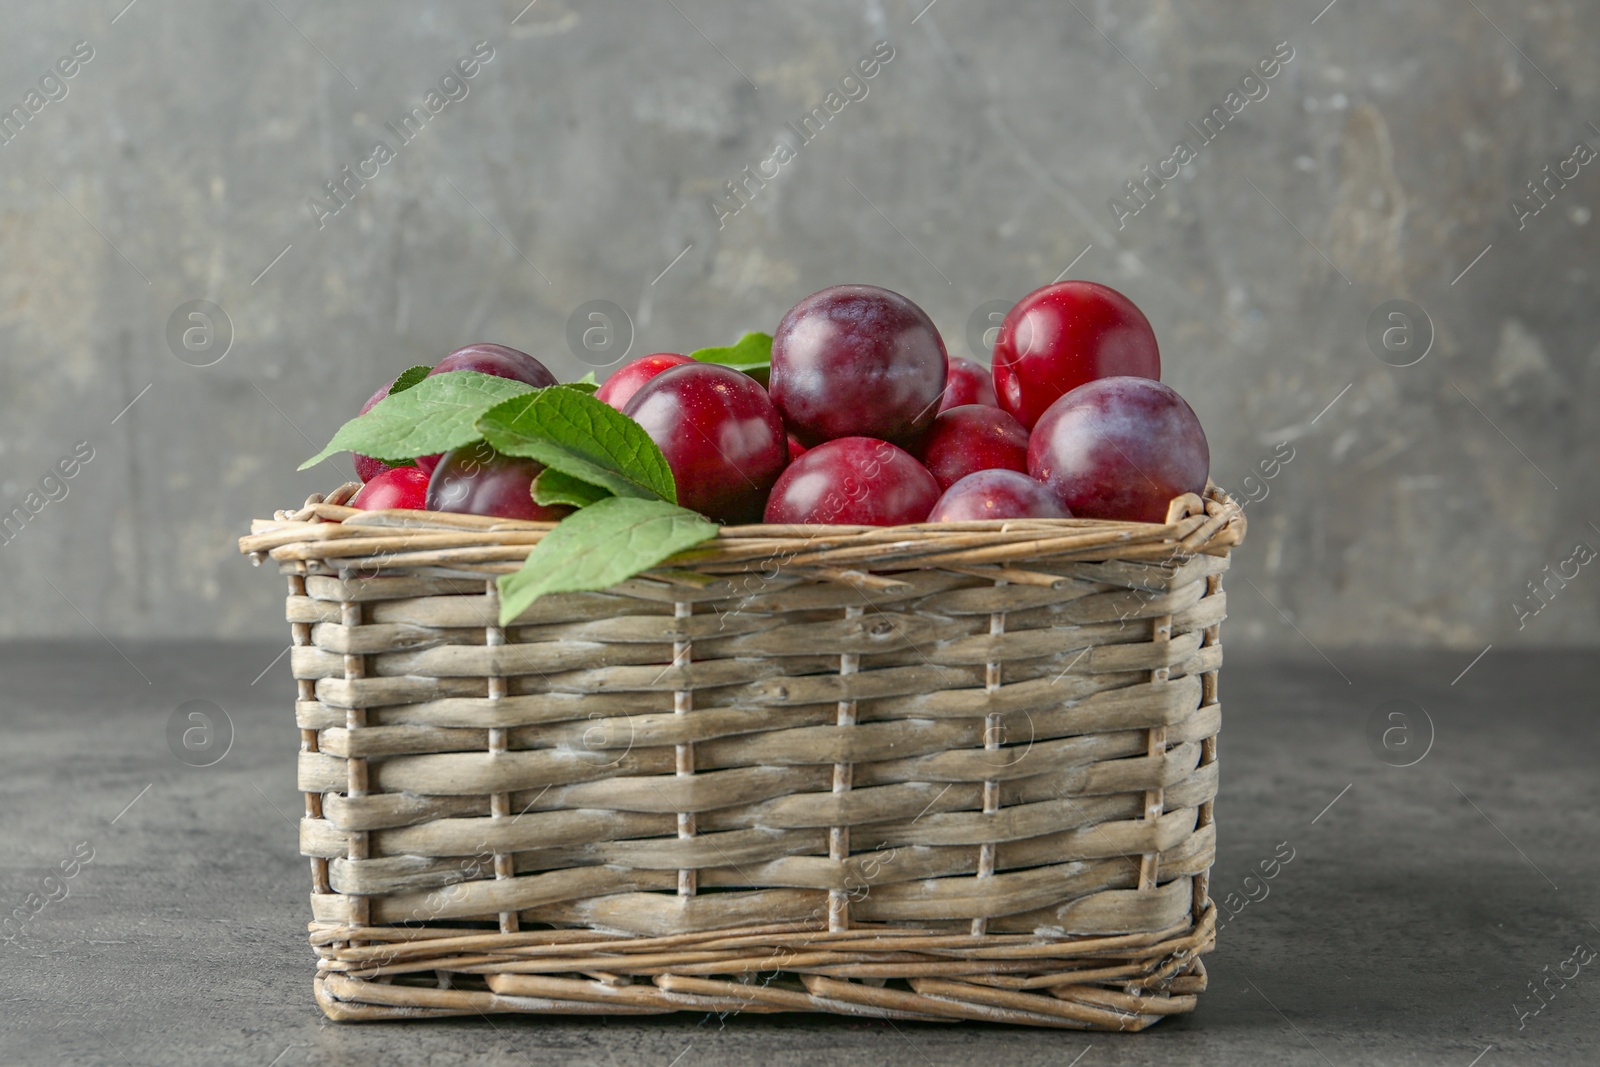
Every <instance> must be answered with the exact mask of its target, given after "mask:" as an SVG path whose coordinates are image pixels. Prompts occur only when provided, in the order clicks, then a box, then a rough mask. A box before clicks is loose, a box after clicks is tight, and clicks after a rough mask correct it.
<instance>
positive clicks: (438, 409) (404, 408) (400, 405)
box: [299, 370, 642, 470]
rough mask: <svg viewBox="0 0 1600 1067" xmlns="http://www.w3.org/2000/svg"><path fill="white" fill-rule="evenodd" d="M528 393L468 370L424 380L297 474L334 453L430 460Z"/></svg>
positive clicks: (344, 432) (381, 404)
mask: <svg viewBox="0 0 1600 1067" xmlns="http://www.w3.org/2000/svg"><path fill="white" fill-rule="evenodd" d="M530 391H532V386H529V385H526V384H524V383H522V382H517V381H512V380H511V379H509V378H497V377H495V376H494V375H492V374H479V373H478V372H477V371H470V370H457V371H448V372H446V373H444V374H435V375H433V376H432V377H426V378H423V379H422V380H421V381H419V382H417V383H416V384H415V385H413V386H411V387H410V388H408V389H406V390H405V391H403V392H401V393H398V394H393V393H391V394H390V395H389V396H386V397H384V398H383V399H382V400H380V401H378V402H377V403H376V404H374V405H373V407H372V410H371V411H369V412H367V413H366V414H365V415H357V416H356V417H355V418H353V419H351V420H350V421H349V422H347V423H345V424H344V425H343V426H341V427H339V432H338V433H336V434H334V435H333V440H332V441H329V442H328V447H327V448H324V449H323V450H322V451H321V452H318V453H317V454H316V455H314V456H312V457H311V458H310V459H308V460H306V461H305V462H304V463H302V464H300V468H299V469H300V470H305V469H306V468H307V467H314V466H316V465H317V464H318V463H321V462H322V461H323V460H325V459H327V458H328V457H329V456H331V455H333V454H334V453H335V452H345V451H349V452H359V453H361V454H362V455H364V456H371V457H372V458H373V459H380V460H384V461H388V460H401V459H415V458H416V457H417V456H431V455H433V454H434V453H435V452H447V451H449V450H450V449H452V448H457V447H459V446H461V445H466V444H471V443H472V442H473V441H476V440H477V439H478V437H479V434H478V431H477V430H476V429H475V428H474V427H473V423H475V422H476V421H477V419H478V416H480V415H482V414H483V413H484V412H485V411H488V410H489V409H490V408H492V407H494V406H495V405H496V404H498V403H500V402H501V401H503V400H507V399H509V398H511V397H514V396H517V395H519V394H521V393H527V392H530ZM641 432H642V431H641Z"/></svg>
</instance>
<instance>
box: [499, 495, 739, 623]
mask: <svg viewBox="0 0 1600 1067" xmlns="http://www.w3.org/2000/svg"><path fill="white" fill-rule="evenodd" d="M716 536H717V526H716V524H715V523H713V522H711V521H709V520H707V519H706V518H705V517H704V516H702V515H700V514H698V513H696V512H693V511H690V510H689V509H688V508H680V507H678V506H677V505H676V504H668V503H667V502H666V501H664V500H638V499H629V498H625V497H609V498H607V499H605V500H601V501H599V502H598V503H595V504H591V505H589V506H588V507H586V508H584V509H582V510H581V511H576V512H573V513H572V514H571V515H568V516H567V517H566V518H565V519H562V520H561V522H560V523H559V524H558V525H557V526H556V528H555V529H553V530H551V531H550V532H549V533H547V534H545V535H544V539H543V540H541V541H540V542H539V544H538V545H537V546H535V547H534V550H533V551H532V552H530V553H528V561H527V562H526V563H524V564H523V565H522V569H521V570H520V571H517V572H516V573H515V574H503V575H501V576H500V579H499V589H500V625H501V626H507V625H509V624H510V623H511V621H512V620H513V619H515V618H516V617H517V616H519V615H521V614H522V613H523V612H524V611H527V610H528V605H530V604H532V603H533V602H534V601H535V600H537V599H539V598H540V597H542V596H544V595H545V594H547V593H576V592H591V591H594V590H599V589H606V588H609V587H610V586H613V585H616V584H617V583H618V582H622V581H626V580H627V579H629V578H632V577H634V576H635V575H637V574H639V573H641V572H643V571H647V570H649V569H650V568H651V567H654V566H656V565H657V564H659V563H661V562H662V561H663V560H665V559H667V558H668V557H669V556H672V555H674V554H675V553H678V552H681V551H683V550H684V549H686V548H692V547H693V546H695V545H698V544H700V543H701V542H702V541H707V540H710V539H711V538H713V537H716Z"/></svg>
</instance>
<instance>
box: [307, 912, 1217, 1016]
mask: <svg viewBox="0 0 1600 1067" xmlns="http://www.w3.org/2000/svg"><path fill="white" fill-rule="evenodd" d="M1215 914H1216V912H1215V908H1214V907H1207V909H1206V911H1205V912H1204V914H1203V915H1202V918H1201V921H1200V922H1199V923H1197V924H1196V925H1195V926H1194V927H1192V928H1180V929H1178V930H1172V931H1162V932H1161V934H1162V935H1165V936H1158V937H1151V936H1148V935H1145V936H1131V937H1122V938H1096V939H1078V940H1075V941H1062V942H1050V941H1043V942H1041V941H1040V940H1039V939H1033V938H1020V937H1014V936H1013V937H993V936H991V937H976V938H959V939H957V938H949V937H941V936H938V935H931V936H930V935H929V934H928V933H927V932H926V931H917V930H910V929H893V928H881V929H870V930H857V931H851V932H850V933H849V934H840V935H837V936H838V937H840V938H845V937H849V938H850V940H851V941H852V942H853V943H852V944H850V945H849V947H846V946H845V945H844V944H842V943H841V944H837V945H831V946H830V945H826V944H820V943H818V939H819V938H822V939H826V938H827V937H828V935H825V934H819V933H817V932H798V931H797V932H794V933H792V934H790V933H778V934H775V933H774V931H773V929H772V928H771V927H751V928H748V929H746V930H739V929H734V930H722V931H717V932H716V933H715V935H714V936H715V939H716V941H717V942H720V943H721V944H722V945H729V944H737V948H736V949H731V950H725V951H726V952H727V957H726V958H725V959H721V960H707V959H706V956H707V955H708V950H707V949H699V950H695V949H694V946H689V945H684V946H674V947H675V948H678V949H679V950H680V952H682V951H683V950H689V951H688V952H687V953H686V954H687V955H689V956H692V957H693V959H688V958H685V959H681V960H675V961H673V962H672V963H663V962H662V955H663V954H662V952H661V951H659V950H652V949H653V946H639V945H637V944H636V943H635V944H631V945H630V944H629V942H630V941H635V942H636V939H626V938H624V939H615V940H612V939H606V940H600V939H599V936H598V935H597V943H596V944H591V945H585V946H583V947H584V949H585V950H587V951H584V952H582V953H579V952H574V951H573V950H574V949H575V948H577V946H575V945H572V944H570V943H568V944H565V945H562V946H561V947H560V949H559V950H558V951H560V952H561V957H562V958H561V959H557V958H553V957H552V956H551V955H550V950H552V949H556V948H557V946H556V945H554V944H551V943H549V942H545V943H541V942H540V939H539V935H538V934H537V933H534V932H531V931H530V932H527V933H522V934H509V935H507V934H500V935H495V934H489V935H465V936H462V937H459V938H449V937H442V936H440V935H441V934H442V933H444V932H443V931H438V930H435V931H431V932H421V931H416V930H406V929H399V928H375V927H368V928H362V929H359V930H356V929H350V928H346V929H343V930H339V931H331V930H321V931H319V932H318V934H316V935H314V936H313V943H314V944H316V946H317V948H318V951H319V952H320V953H321V954H322V957H323V960H322V969H321V970H320V971H319V973H318V974H317V977H316V981H315V991H316V998H317V1003H318V1005H320V1006H321V1008H322V1010H323V1012H324V1013H325V1014H326V1015H327V1016H328V1018H330V1019H333V1020H335V1021H339V1022H360V1021H368V1020H397V1019H423V1018H433V1017H445V1016H453V1015H480V1014H481V1015H488V1014H491V1013H513V1014H530V1015H664V1014H670V1013H672V1012H679V1011H686V1012H696V1013H700V1012H713V1013H718V1014H732V1013H736V1012H759V1013H762V1014H770V1013H777V1012H820V1013H826V1014H835V1015H847V1016H854V1017H857V1018H871V1019H906V1020H913V1021H918V1022H959V1021H968V1020H970V1021H980V1022H994V1023H1010V1024H1014V1025H1021V1026H1047V1027H1058V1028H1063V1029H1071V1030H1116V1031H1136V1030H1143V1029H1145V1028H1146V1027H1148V1026H1150V1025H1151V1024H1153V1023H1156V1022H1159V1021H1160V1020H1161V1019H1163V1018H1165V1017H1166V1016H1168V1015H1174V1014H1179V1013H1183V1012H1188V1011H1193V1010H1194V1007H1195V1003H1196V997H1197V995H1198V994H1199V993H1201V992H1203V991H1204V990H1205V988H1206V983H1207V978H1206V970H1205V966H1204V964H1203V963H1202V962H1201V960H1200V955H1201V954H1202V953H1204V952H1207V951H1209V950H1210V948H1211V947H1212V945H1213V944H1214V937H1215ZM569 933H570V932H569ZM340 934H343V935H344V936H347V937H351V940H352V941H353V940H356V936H357V935H359V938H360V943H359V944H358V945H357V946H355V947H352V946H351V942H350V941H334V940H330V938H332V937H335V936H338V935H340ZM419 934H421V935H422V936H419ZM852 934H853V935H854V936H853V937H851V935H852ZM707 936H710V935H707ZM374 937H379V938H384V939H385V940H387V941H388V942H389V943H388V944H374V943H373V941H372V940H370V939H372V938H374ZM794 937H803V938H805V940H804V941H802V942H800V945H801V948H802V950H801V951H795V949H794V947H792V946H791V945H790V944H787V943H786V942H790V941H791V940H792V938H794ZM751 941H755V942H758V944H754V945H752V944H750V942H751ZM957 941H965V942H970V943H968V944H960V945H957V944H954V943H953V942H957ZM866 942H872V943H873V944H872V945H871V947H864V945H865V943H866ZM1024 942H1031V943H1024ZM919 950H920V951H919ZM1045 953H1048V954H1049V955H1048V956H1046V955H1045ZM580 954H581V955H582V956H583V962H582V963H580V964H576V965H575V964H574V963H573V961H572V958H571V957H572V956H574V955H580ZM669 955H670V953H669ZM780 961H781V962H780ZM784 965H787V966H784ZM557 968H559V969H560V972H561V973H541V972H551V971H554V970H556V969H557ZM801 968H803V969H801ZM685 971H689V972H697V973H682V972H685ZM827 972H832V973H827Z"/></svg>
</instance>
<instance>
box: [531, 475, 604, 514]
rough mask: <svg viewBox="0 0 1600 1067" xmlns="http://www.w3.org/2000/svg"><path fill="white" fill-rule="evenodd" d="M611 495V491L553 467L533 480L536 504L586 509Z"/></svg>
mask: <svg viewBox="0 0 1600 1067" xmlns="http://www.w3.org/2000/svg"><path fill="white" fill-rule="evenodd" d="M611 495H612V494H611V491H610V490H609V489H602V488H601V487H600V486H598V485H590V484H589V483H588V482H585V481H582V480H580V479H578V478H574V477H573V476H572V475H570V474H563V473H561V472H560V471H558V470H555V469H553V468H551V467H546V468H545V469H544V470H542V471H540V472H539V476H538V477H537V478H535V479H534V480H533V500H534V503H536V504H569V505H571V506H572V507H575V508H586V507H588V506H589V505H590V504H593V503H595V502H596V501H598V500H604V499H605V498H606V497H608V496H611Z"/></svg>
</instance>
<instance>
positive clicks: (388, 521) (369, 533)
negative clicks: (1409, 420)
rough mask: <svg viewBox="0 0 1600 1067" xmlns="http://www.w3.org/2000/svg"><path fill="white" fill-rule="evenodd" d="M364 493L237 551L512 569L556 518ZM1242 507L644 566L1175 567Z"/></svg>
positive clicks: (690, 553)
mask: <svg viewBox="0 0 1600 1067" xmlns="http://www.w3.org/2000/svg"><path fill="white" fill-rule="evenodd" d="M359 488H360V483H359V482H346V483H345V484H344V485H342V486H340V487H339V488H338V489H336V490H334V491H333V492H332V493H329V494H326V495H323V494H320V493H317V494H312V495H311V496H310V497H308V498H307V499H306V502H305V504H304V505H303V506H302V507H300V508H298V509H295V510H292V511H289V510H282V511H278V512H277V513H276V514H275V515H274V517H273V518H271V519H256V520H255V521H254V522H252V523H251V532H250V533H249V534H248V535H246V536H244V537H241V538H240V539H239V551H240V552H241V553H244V554H246V555H249V556H250V557H251V558H252V560H253V561H254V562H256V563H257V564H259V563H261V562H263V561H264V560H265V559H267V558H271V559H273V560H275V561H277V562H278V563H280V564H290V565H294V564H300V565H305V564H309V563H323V564H327V565H331V566H336V567H338V568H340V569H344V570H361V571H368V572H370V571H375V570H384V569H387V570H401V569H407V568H417V567H430V568H440V567H443V568H447V569H458V570H467V571H474V572H490V573H493V572H503V571H506V570H514V569H515V565H516V564H520V562H521V561H522V560H523V559H525V558H526V556H527V554H528V553H529V552H531V551H532V550H533V548H534V547H535V546H536V545H537V544H538V543H539V541H540V540H541V539H542V538H543V537H544V535H545V534H547V533H548V532H550V531H551V530H553V529H554V528H555V527H556V525H557V524H556V523H553V522H532V521H526V520H518V519H498V518H493V517H490V516H481V515H464V514H457V513H452V512H435V511H413V510H406V509H390V510H381V511H363V510H360V509H357V508H352V507H349V506H347V505H346V503H345V502H346V501H348V500H349V499H350V498H351V497H352V496H354V495H355V492H356V491H357V490H358V489H359ZM1245 529H1246V522H1245V517H1244V511H1243V508H1242V507H1241V505H1240V504H1239V503H1238V502H1237V501H1235V500H1234V499H1233V498H1232V497H1231V496H1229V495H1228V493H1227V492H1226V491H1225V490H1223V489H1222V488H1221V487H1220V486H1217V485H1215V484H1214V483H1208V484H1207V486H1206V490H1205V497H1204V498H1202V497H1200V496H1199V495H1197V494H1194V493H1185V494H1183V495H1182V496H1179V497H1175V498H1174V499H1173V501H1172V503H1171V505H1170V506H1169V508H1168V511H1167V520H1166V521H1165V522H1162V523H1152V522H1126V521H1118V520H1108V519H1083V518H1069V519H989V520H982V521H973V522H948V523H918V524H914V525H904V526H844V525H799V524H796V525H772V524H753V525H743V526H722V527H719V528H718V530H717V537H716V540H714V541H708V542H706V543H705V544H702V545H697V546H695V547H694V548H691V549H688V550H686V551H684V552H680V553H678V554H677V555H675V556H673V557H671V558H670V559H667V560H665V561H664V562H663V563H661V564H660V565H659V566H658V567H656V568H652V569H651V570H650V571H648V572H646V573H647V574H650V575H652V576H657V577H659V576H660V575H661V574H662V573H669V574H670V573H672V572H681V571H685V570H688V571H692V572H698V573H699V574H704V575H706V576H708V577H709V576H712V575H716V574H718V573H719V572H720V573H722V574H724V575H725V574H726V573H728V572H729V571H730V570H731V571H734V572H742V571H753V570H770V569H771V568H773V567H774V566H778V567H781V568H782V569H784V570H785V571H789V572H804V573H811V574H815V575H817V576H819V577H838V576H840V575H841V574H850V575H859V574H861V573H863V572H866V571H874V572H878V571H895V570H914V569H926V568H930V567H942V568H947V569H961V568H963V567H977V566H983V567H990V566H992V565H997V564H998V565H1000V566H1001V567H1005V566H1007V565H1010V564H1016V563H1022V562H1028V561H1032V562H1039V561H1049V562H1056V563H1069V562H1084V561H1109V560H1123V561H1128V562H1135V561H1153V562H1165V563H1168V564H1172V563H1179V562H1182V561H1183V560H1186V559H1188V558H1190V557H1192V556H1195V555H1200V554H1205V555H1214V556H1227V555H1228V552H1229V549H1231V548H1232V547H1233V546H1235V545H1238V544H1240V543H1242V542H1243V540H1244V535H1245Z"/></svg>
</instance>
